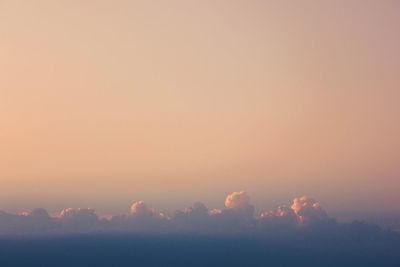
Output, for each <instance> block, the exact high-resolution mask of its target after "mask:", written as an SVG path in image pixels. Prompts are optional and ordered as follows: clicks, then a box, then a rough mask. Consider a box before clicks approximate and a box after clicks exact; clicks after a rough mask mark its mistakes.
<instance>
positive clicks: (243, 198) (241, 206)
mask: <svg viewBox="0 0 400 267" xmlns="http://www.w3.org/2000/svg"><path fill="white" fill-rule="evenodd" d="M249 201H250V197H249V196H248V195H247V194H246V192H245V191H239V192H233V193H232V194H230V195H228V196H227V197H226V199H225V207H226V208H227V209H228V212H229V213H231V211H234V212H235V213H237V214H240V215H241V216H243V217H247V218H249V217H252V216H253V214H254V206H253V205H251V204H250V203H249ZM222 213H224V211H223V212H222ZM225 213H227V212H226V211H225Z"/></svg>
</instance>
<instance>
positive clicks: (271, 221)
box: [258, 206, 298, 227]
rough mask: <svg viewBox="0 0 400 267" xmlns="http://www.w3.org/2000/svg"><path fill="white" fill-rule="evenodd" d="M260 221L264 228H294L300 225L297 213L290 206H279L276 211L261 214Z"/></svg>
mask: <svg viewBox="0 0 400 267" xmlns="http://www.w3.org/2000/svg"><path fill="white" fill-rule="evenodd" d="M258 220H259V222H260V223H262V224H264V226H273V227H292V226H296V225H297V223H298V217H297V215H296V213H295V212H294V210H293V209H292V208H290V207H288V206H279V207H278V208H276V209H275V210H272V211H267V212H264V213H261V215H260V217H259V218H258Z"/></svg>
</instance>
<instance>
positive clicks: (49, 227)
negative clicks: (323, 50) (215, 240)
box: [0, 191, 336, 235]
mask: <svg viewBox="0 0 400 267" xmlns="http://www.w3.org/2000/svg"><path fill="white" fill-rule="evenodd" d="M317 225H336V221H335V220H334V219H332V218H330V217H329V216H328V215H327V213H326V211H325V210H324V209H323V208H322V207H321V205H320V204H319V203H318V202H317V201H316V200H314V199H313V198H310V197H307V196H302V197H297V198H294V200H293V202H292V204H291V205H290V206H279V207H277V208H276V209H274V210H270V211H264V212H261V213H259V214H255V208H254V206H253V205H252V204H251V203H250V197H249V196H248V195H247V194H246V192H244V191H238V192H233V193H231V194H229V195H228V196H227V197H226V199H225V209H222V210H218V209H211V210H210V209H208V208H207V207H206V206H205V205H204V204H203V203H201V202H196V203H194V204H193V205H192V206H191V207H188V208H186V209H185V210H178V211H176V212H174V213H173V214H170V215H166V214H164V213H160V212H156V211H155V210H154V209H152V208H149V207H148V206H147V205H146V203H144V202H143V201H137V202H134V203H133V204H132V206H131V209H130V212H129V213H127V214H121V215H115V216H112V218H110V219H105V218H100V217H99V216H98V215H97V214H96V212H95V211H94V210H93V209H88V208H79V209H72V208H67V209H64V210H62V211H61V212H60V213H59V215H57V216H50V215H49V214H48V213H47V211H46V210H44V209H34V210H32V211H31V212H24V213H22V214H9V213H5V212H0V234H3V235H14V234H54V233H55V234H57V233H94V232H139V233H140V232H151V233H160V232H163V233H177V232H178V233H179V232H181V233H221V234H227V233H240V232H243V233H252V232H255V233H268V232H272V231H269V230H274V231H275V230H277V229H286V230H295V229H302V228H307V227H315V226H317Z"/></svg>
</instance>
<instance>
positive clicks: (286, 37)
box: [0, 0, 400, 214]
mask: <svg viewBox="0 0 400 267" xmlns="http://www.w3.org/2000/svg"><path fill="white" fill-rule="evenodd" d="M399 13H400V4H399V2H398V1H390V0H387V1H368V0H367V1H361V0H360V1H355V0H351V1H295V2H293V1H256V0H254V1H207V0H206V1H174V0H173V1H42V0H39V1H8V0H2V1H0V210H4V211H7V212H22V211H24V210H29V209H32V208H35V207H43V208H46V209H47V210H48V211H49V212H59V211H60V210H61V209H63V208H66V207H71V208H78V207H85V208H86V207H89V208H95V209H96V211H97V212H98V213H100V214H111V213H112V214H117V213H123V212H127V211H129V209H130V205H131V204H132V203H134V202H135V201H139V200H144V201H146V203H148V204H149V205H150V206H151V207H154V208H155V209H157V210H163V211H173V210H175V209H183V208H185V207H187V206H190V205H191V204H192V203H193V201H202V202H204V203H205V204H206V206H208V207H215V208H222V207H223V203H224V199H225V197H226V195H228V194H229V193H231V192H234V191H240V190H246V192H248V194H249V195H251V202H252V203H253V204H254V205H255V206H256V207H257V208H259V209H262V210H264V209H270V208H273V207H275V206H277V204H281V203H286V202H287V200H288V199H293V198H294V197H298V196H302V195H310V196H313V197H315V198H317V199H318V200H319V202H320V203H321V204H322V205H323V206H324V207H325V208H326V209H327V210H328V211H330V212H352V211H362V212H378V211H379V212H397V213H398V212H400V205H399V204H400V196H399V194H398V192H399V191H400V162H399V161H400V138H399V136H400V123H399V115H400V105H398V102H399V99H400V89H399V85H400V50H399V49H398V47H400V28H399V25H400V16H399ZM287 204H289V203H287Z"/></svg>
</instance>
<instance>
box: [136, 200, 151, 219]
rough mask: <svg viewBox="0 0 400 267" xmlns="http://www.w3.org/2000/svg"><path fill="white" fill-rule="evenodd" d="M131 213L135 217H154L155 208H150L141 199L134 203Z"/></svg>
mask: <svg viewBox="0 0 400 267" xmlns="http://www.w3.org/2000/svg"><path fill="white" fill-rule="evenodd" d="M131 215H132V216H135V217H152V216H153V215H154V210H152V209H149V208H148V207H147V205H146V204H145V203H144V202H143V201H142V200H141V201H137V202H135V203H133V204H132V206H131Z"/></svg>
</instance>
